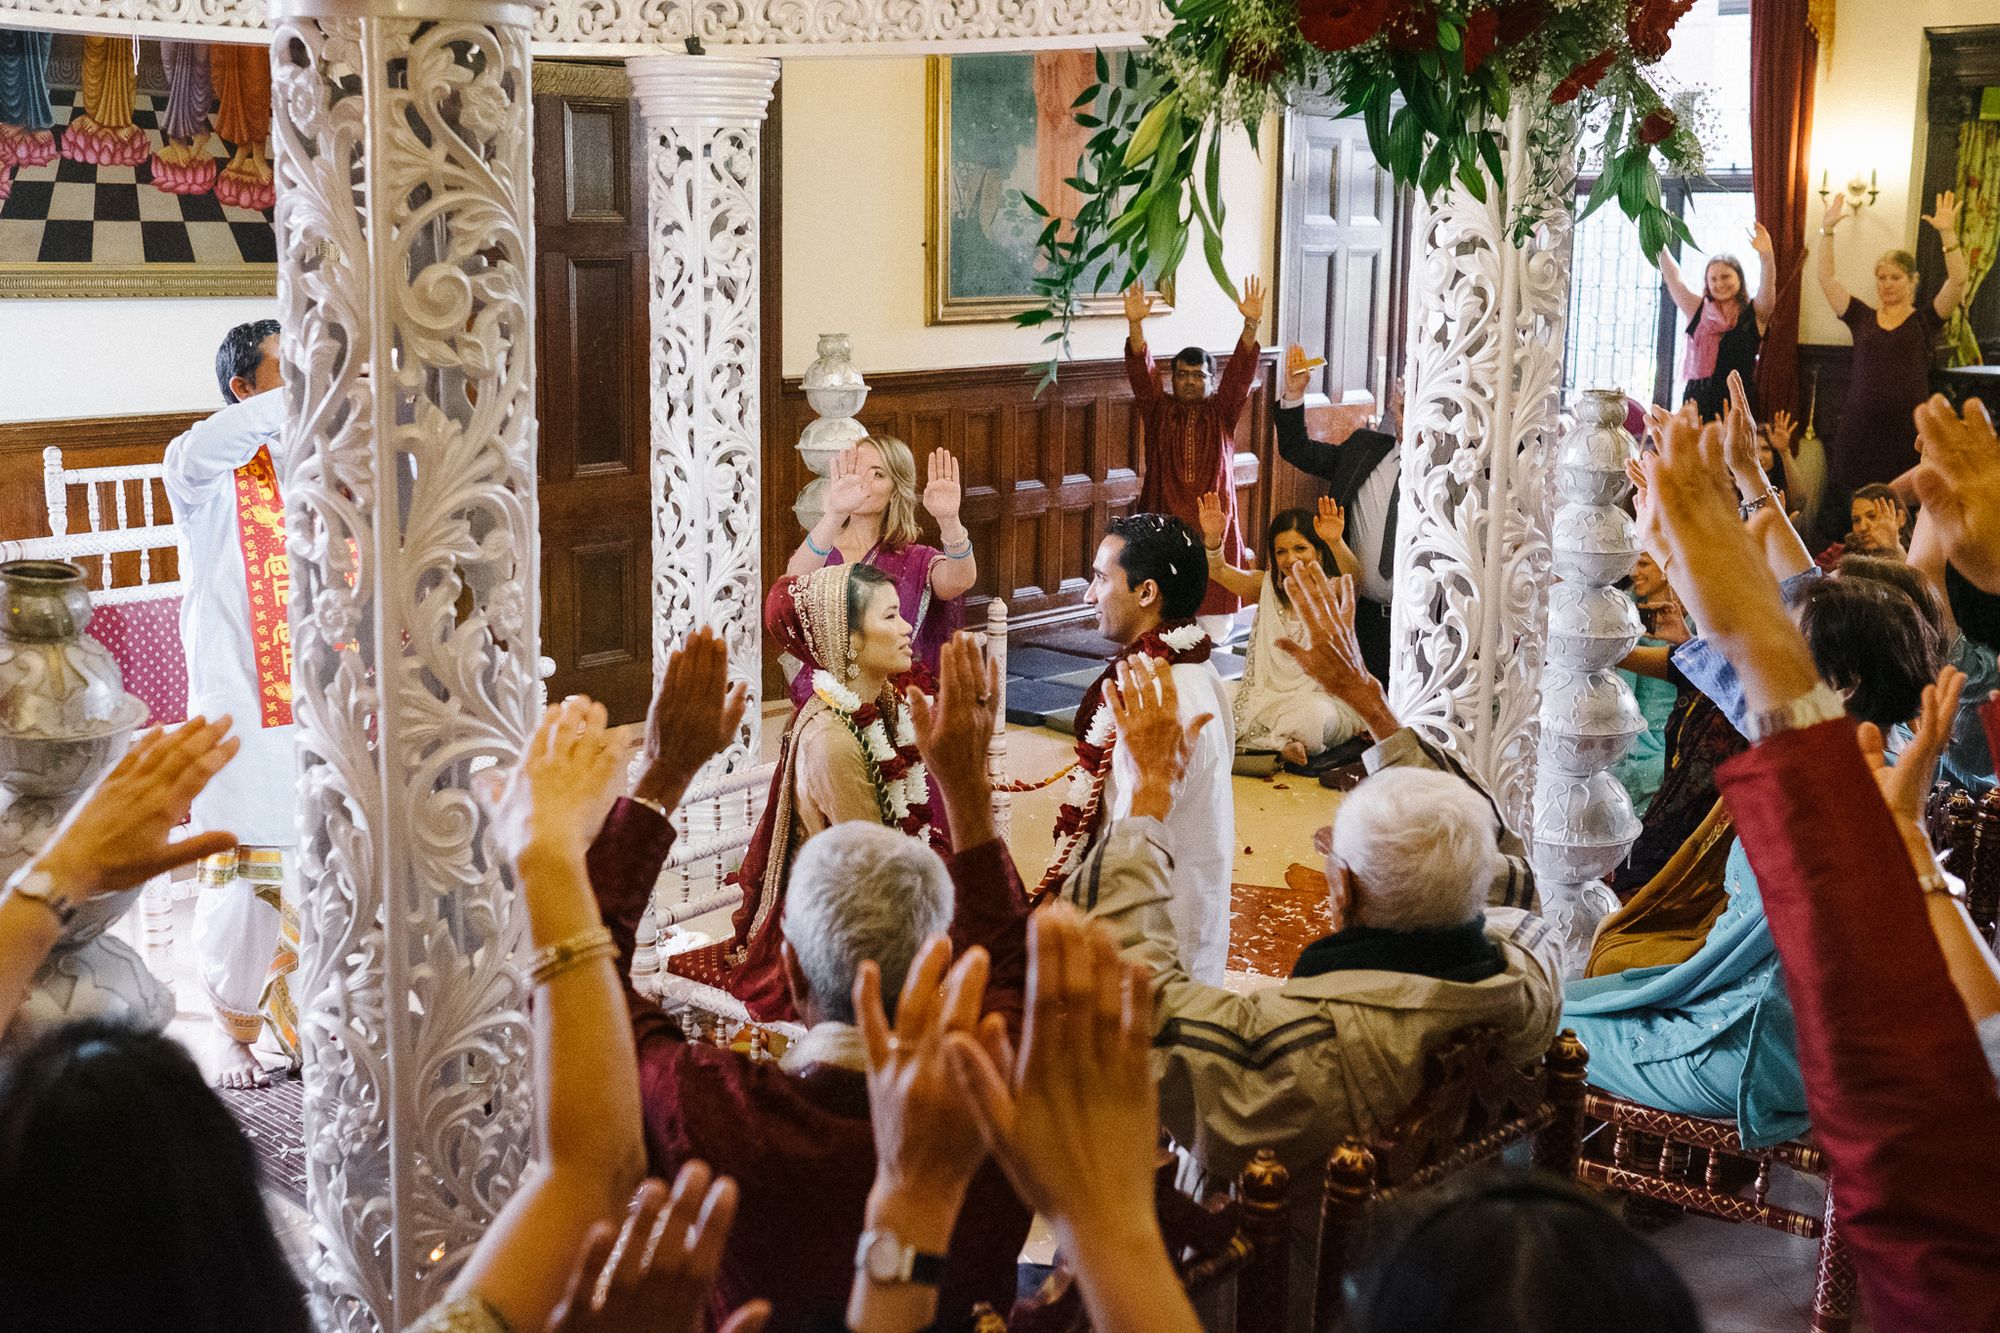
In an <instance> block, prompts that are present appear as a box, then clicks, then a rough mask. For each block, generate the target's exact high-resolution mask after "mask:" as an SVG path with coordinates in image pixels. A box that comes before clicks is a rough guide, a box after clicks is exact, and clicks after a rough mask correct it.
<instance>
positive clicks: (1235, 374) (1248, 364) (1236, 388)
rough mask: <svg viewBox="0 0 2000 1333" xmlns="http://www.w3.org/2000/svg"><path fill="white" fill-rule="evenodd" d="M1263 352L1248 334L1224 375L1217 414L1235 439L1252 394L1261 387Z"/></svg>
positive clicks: (1216, 393)
mask: <svg viewBox="0 0 2000 1333" xmlns="http://www.w3.org/2000/svg"><path fill="white" fill-rule="evenodd" d="M1261 350H1262V349H1260V348H1259V347H1258V346H1257V340H1256V339H1255V338H1253V337H1251V336H1250V335H1249V334H1247V333H1246V334H1244V335H1243V337H1242V338H1241V339H1240V340H1239V341H1238V342H1237V344H1236V349H1235V350H1234V351H1232V352H1231V353H1230V354H1229V366H1228V368H1227V369H1225V370H1224V371H1223V372H1222V383H1220V384H1218V385H1217V386H1216V388H1215V410H1216V412H1217V413H1219V414H1220V415H1221V417H1222V428H1223V429H1224V430H1226V431H1228V432H1229V434H1230V435H1231V437H1232V438H1233V437H1234V436H1235V434H1236V419H1237V418H1238V417H1240V416H1242V415H1243V404H1244V402H1245V401H1246V400H1248V398H1249V397H1250V390H1251V389H1253V388H1255V387H1256V385H1257V368H1258V365H1259V362H1258V357H1259V354H1260V353H1261Z"/></svg>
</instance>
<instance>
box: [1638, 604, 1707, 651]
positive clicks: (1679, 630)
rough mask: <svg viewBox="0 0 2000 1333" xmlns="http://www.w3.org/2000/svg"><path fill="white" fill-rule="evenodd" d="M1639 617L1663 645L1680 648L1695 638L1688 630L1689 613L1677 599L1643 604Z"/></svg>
mask: <svg viewBox="0 0 2000 1333" xmlns="http://www.w3.org/2000/svg"><path fill="white" fill-rule="evenodd" d="M1639 615H1640V618H1641V619H1642V620H1644V621H1645V622H1646V628H1647V630H1648V631H1649V632H1650V633H1651V634H1652V636H1653V637H1654V638H1656V639H1658V640H1660V641H1661V642H1662V643H1668V644H1672V645H1673V646H1675V647H1679V646H1680V645H1681V644H1684V643H1686V642H1687V641H1688V640H1689V639H1691V638H1693V637H1694V634H1693V633H1692V632H1691V631H1690V630H1689V629H1688V623H1687V612H1686V611H1685V610H1683V609H1682V608H1681V604H1680V601H1679V600H1678V599H1677V598H1673V597H1667V598H1665V599H1663V600H1661V601H1657V602H1644V603H1641V604H1640V607H1639Z"/></svg>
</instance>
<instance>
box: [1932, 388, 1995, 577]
mask: <svg viewBox="0 0 2000 1333" xmlns="http://www.w3.org/2000/svg"><path fill="white" fill-rule="evenodd" d="M1917 450H1918V452H1919V453H1920V454H1921V455H1922V461H1921V462H1920V463H1918V465H1917V470H1916V474H1915V476H1914V478H1913V480H1914V483H1915V485H1916V490H1917V499H1918V500H1920V501H1922V503H1923V506H1924V512H1925V513H1926V514H1928V515H1929V516H1930V522H1931V525H1932V530H1933V531H1935V532H1936V533H1937V535H1938V542H1939V544H1940V545H1941V546H1943V548H1944V552H1945V557H1946V559H1948V560H1950V562H1951V564H1952V566H1953V567H1954V568H1955V569H1957V570H1958V572H1959V573H1961V574H1963V575H1965V577H1966V578H1968V579H1970V580H1971V581H1972V582H1973V584H1974V585H1975V586H1977V587H1979V588H1982V589H1984V590H1985V591H1987V592H1991V593H2000V437H1996V436H1995V434H1994V431H1993V421H1992V419H1991V418H1990V417H1988V416H1987V415H1986V408H1985V405H1984V404H1982V403H1981V402H1980V401H1979V400H1978V399H1976V398H1975V399H1972V400H1970V401H1969V402H1967V403H1966V405H1965V414H1964V415H1963V416H1960V415H1959V414H1958V413H1956V412H1953V411H1952V410H1951V404H1949V403H1947V402H1946V401H1945V399H1944V396H1943V395H1942V394H1934V395H1932V397H1931V399H1930V401H1929V402H1926V403H1924V404H1922V405H1920V406H1919V407H1918V408H1917Z"/></svg>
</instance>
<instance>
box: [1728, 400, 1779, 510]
mask: <svg viewBox="0 0 2000 1333" xmlns="http://www.w3.org/2000/svg"><path fill="white" fill-rule="evenodd" d="M1722 441H1723V458H1724V460H1725V461H1726V462H1727V463H1728V465H1729V475H1730V476H1732V477H1734V478H1735V479H1736V486H1737V489H1738V490H1740V491H1742V492H1743V494H1744V498H1745V499H1748V498H1750V497H1751V496H1755V495H1762V494H1763V493H1764V492H1765V491H1767V490H1769V489H1770V487H1771V482H1770V479H1769V478H1768V477H1766V476H1765V475H1764V468H1763V465H1762V464H1760V463H1759V462H1758V461H1757V415H1756V413H1754V412H1752V411H1751V410H1750V395H1749V393H1748V392H1747V391H1745V389H1744V387H1743V376H1742V374H1741V373H1740V372H1738V371H1734V370H1732V371H1730V372H1729V406H1728V407H1727V408H1726V409H1725V410H1724V411H1723V414H1722Z"/></svg>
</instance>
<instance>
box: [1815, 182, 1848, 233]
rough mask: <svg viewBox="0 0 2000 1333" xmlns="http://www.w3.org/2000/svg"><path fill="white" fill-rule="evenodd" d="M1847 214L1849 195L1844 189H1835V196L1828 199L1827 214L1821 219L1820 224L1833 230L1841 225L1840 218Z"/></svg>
mask: <svg viewBox="0 0 2000 1333" xmlns="http://www.w3.org/2000/svg"><path fill="white" fill-rule="evenodd" d="M1845 216H1847V195H1846V193H1845V192H1844V191H1841V190H1835V191H1834V193H1833V197H1832V198H1831V199H1829V200H1827V203H1826V215H1825V216H1824V217H1822V218H1821V219H1820V224H1819V225H1820V226H1821V227H1823V228H1825V229H1826V230H1828V231H1832V230H1833V229H1834V228H1835V227H1837V226H1839V225H1840V220H1841V219H1842V218H1843V217H1845Z"/></svg>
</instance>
